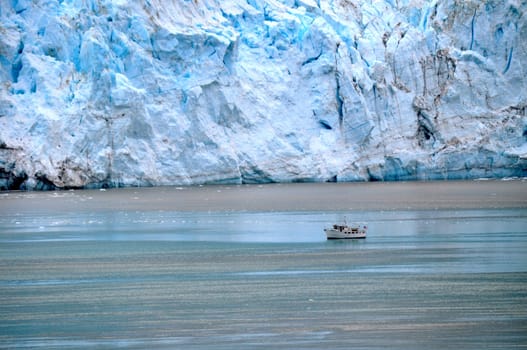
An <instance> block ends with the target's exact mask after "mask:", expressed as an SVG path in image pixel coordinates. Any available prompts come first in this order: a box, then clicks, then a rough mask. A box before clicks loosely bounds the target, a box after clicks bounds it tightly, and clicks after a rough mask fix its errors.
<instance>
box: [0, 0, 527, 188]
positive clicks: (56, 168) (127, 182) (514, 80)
mask: <svg viewBox="0 0 527 350" xmlns="http://www.w3.org/2000/svg"><path fill="white" fill-rule="evenodd" d="M526 14H527V3H526V2H525V1H522V0H508V1H507V0H501V1H500V0H490V1H477V0H471V1H462V0H444V1H441V0H438V1H425V0H384V1H383V0H369V1H358V0H267V1H264V0H230V1H220V0H173V1H164V0H149V1H144V2H143V1H131V2H128V1H122V0H114V1H110V0H63V1H58V0H57V1H44V0H41V1H38V0H35V1H29V0H4V1H1V2H0V20H1V23H0V67H1V68H0V78H1V86H0V188H3V189H6V188H26V189H46V188H53V187H64V188H68V187H98V186H136V185H170V184H196V183H218V182H229V183H255V182H272V181H353V180H403V179H404V180H406V179H451V178H478V177H503V176H526V175H527V142H526V140H527V112H526V106H527V79H526V75H527V39H526V38H527V15H526Z"/></svg>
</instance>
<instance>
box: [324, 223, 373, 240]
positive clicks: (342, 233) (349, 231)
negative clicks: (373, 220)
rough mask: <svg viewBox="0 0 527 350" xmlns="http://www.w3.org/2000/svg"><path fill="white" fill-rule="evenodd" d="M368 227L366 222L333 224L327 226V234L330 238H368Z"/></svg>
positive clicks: (325, 230)
mask: <svg viewBox="0 0 527 350" xmlns="http://www.w3.org/2000/svg"><path fill="white" fill-rule="evenodd" d="M367 231H368V227H367V226H366V224H353V225H347V224H344V225H337V224H335V225H333V226H331V227H330V228H325V229H324V232H326V236H327V238H328V239H360V238H366V232H367Z"/></svg>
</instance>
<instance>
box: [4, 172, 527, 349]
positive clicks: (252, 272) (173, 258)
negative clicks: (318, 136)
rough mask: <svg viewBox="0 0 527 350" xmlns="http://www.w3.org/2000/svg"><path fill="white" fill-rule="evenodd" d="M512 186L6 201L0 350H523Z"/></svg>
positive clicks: (525, 194) (248, 190)
mask: <svg viewBox="0 0 527 350" xmlns="http://www.w3.org/2000/svg"><path fill="white" fill-rule="evenodd" d="M525 186H527V183H525V182H523V181H520V180H518V181H499V182H495V181H481V182H440V183H392V184H385V183H379V184H295V185H268V186H267V185H266V186H204V187H192V188H186V187H184V188H176V187H174V188H157V189H125V190H108V191H73V192H71V191H67V192H41V193H36V192H30V193H27V192H24V193H22V192H10V193H3V194H0V348H38V349H57V348H63V349H72V348H81V349H82V348H97V349H106V348H108V349H114V348H130V349H144V348H165V349H178V348H185V349H186V348H214V349H218V348H225V349H227V348H228V349H235V348H240V349H241V348H243V349H245V348H271V347H272V348H320V349H322V348H324V349H326V348H381V347H382V348H392V349H393V348H395V349H423V348H435V349H445V348H463V349H467V348H470V349H481V348H516V347H520V348H521V347H527V191H525V189H526V187H525ZM344 217H347V219H348V220H350V221H353V220H358V221H365V222H367V223H368V228H369V232H368V238H367V239H366V240H364V241H362V240H361V241H326V240H325V237H324V233H323V231H322V229H323V227H324V226H326V225H328V224H331V223H333V222H335V221H339V220H342V219H343V218H344Z"/></svg>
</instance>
